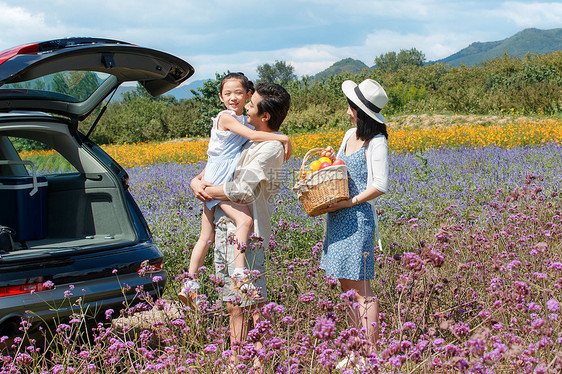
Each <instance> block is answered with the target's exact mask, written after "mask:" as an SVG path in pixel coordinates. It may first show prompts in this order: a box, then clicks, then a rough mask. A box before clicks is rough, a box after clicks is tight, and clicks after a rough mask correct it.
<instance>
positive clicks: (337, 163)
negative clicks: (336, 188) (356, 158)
mask: <svg viewBox="0 0 562 374" xmlns="http://www.w3.org/2000/svg"><path fill="white" fill-rule="evenodd" d="M332 165H345V162H343V160H342V159H341V158H336V159H335V160H334V162H333V163H332Z"/></svg>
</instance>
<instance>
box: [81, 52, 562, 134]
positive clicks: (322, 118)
mask: <svg viewBox="0 0 562 374" xmlns="http://www.w3.org/2000/svg"><path fill="white" fill-rule="evenodd" d="M366 78H371V79H375V80H377V81H379V82H380V83H381V84H382V85H383V87H385V90H386V91H387V94H388V97H389V102H388V104H387V105H386V106H385V108H384V110H383V112H384V114H385V115H399V114H404V113H413V112H426V113H427V112H430V113H436V112H437V113H440V112H448V113H451V112H452V113H458V114H490V113H494V114H502V113H506V112H508V113H511V112H513V111H516V112H519V113H525V114H548V115H553V114H557V113H559V112H560V111H561V110H562V51H558V52H554V53H550V54H546V55H527V56H525V57H524V58H518V57H510V56H508V55H504V56H503V57H498V58H495V59H492V60H488V61H486V62H484V63H482V64H480V65H477V66H471V67H469V66H464V65H461V66H460V67H451V66H448V65H445V64H443V63H432V64H427V65H425V66H404V67H402V68H401V69H399V70H397V71H395V72H384V71H381V70H379V69H376V68H375V69H365V70H364V71H363V72H362V73H360V74H352V73H346V72H344V73H340V74H337V75H334V76H330V77H328V78H324V79H321V80H314V79H312V78H311V77H302V78H300V79H296V80H293V81H291V82H289V83H288V84H287V85H286V88H287V90H288V91H289V92H290V94H291V97H292V104H291V110H290V112H289V115H288V117H287V119H286V120H285V123H284V125H283V127H282V131H284V132H286V133H289V134H294V133H302V132H308V131H310V130H313V129H317V128H320V127H325V128H331V127H333V126H337V125H338V124H341V123H342V122H344V121H345V120H346V114H345V109H346V101H345V98H344V96H343V95H342V93H341V88H340V87H341V83H342V82H343V81H344V80H346V79H351V80H354V81H355V82H360V81H362V80H364V79H366ZM219 79H220V76H219V75H218V74H217V76H216V79H215V81H212V80H209V81H207V82H206V83H205V87H203V88H201V89H199V90H198V91H197V92H195V94H196V96H195V97H193V98H191V99H187V100H181V101H178V100H176V99H175V98H173V97H170V96H164V97H163V98H158V99H154V98H151V97H149V96H148V95H145V94H142V93H139V92H140V90H137V92H136V93H135V94H132V95H128V96H127V97H126V98H125V100H122V101H121V102H114V103H111V104H110V105H109V106H108V110H107V112H106V113H105V114H104V117H103V119H102V123H100V125H99V126H98V128H97V129H96V131H95V132H94V133H93V135H92V138H93V139H94V140H95V141H96V142H98V143H105V144H107V143H115V142H143V141H150V140H165V139H172V138H181V137H206V136H208V134H209V130H210V124H211V121H210V117H211V116H212V115H214V114H216V113H217V112H218V111H219V110H220V109H221V107H220V106H221V103H220V101H218V100H217V99H216V96H217V94H218V88H217V82H218V81H219ZM91 117H94V118H95V116H91ZM83 126H84V129H85V130H87V128H88V126H89V123H85V124H83Z"/></svg>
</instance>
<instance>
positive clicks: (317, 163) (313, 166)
mask: <svg viewBox="0 0 562 374" xmlns="http://www.w3.org/2000/svg"><path fill="white" fill-rule="evenodd" d="M320 164H322V163H321V162H320V160H316V161H312V162H311V163H310V170H312V171H316V170H318V169H320Z"/></svg>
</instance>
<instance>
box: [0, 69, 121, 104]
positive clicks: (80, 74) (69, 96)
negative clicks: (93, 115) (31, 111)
mask: <svg viewBox="0 0 562 374" xmlns="http://www.w3.org/2000/svg"><path fill="white" fill-rule="evenodd" d="M109 77H111V75H110V74H107V73H101V72H92V71H62V72H58V73H55V74H49V75H45V76H42V77H39V78H36V79H32V80H29V81H25V82H18V83H10V84H5V85H3V86H2V87H0V95H2V99H7V98H9V97H11V96H21V95H26V96H27V97H33V98H37V99H39V100H40V99H49V100H53V99H56V100H61V101H68V102H74V103H76V102H82V101H84V100H86V99H87V98H88V97H90V96H91V95H92V93H94V91H95V90H96V89H97V88H98V87H99V86H100V85H101V84H102V83H103V82H104V81H105V80H107V79H108V78H109Z"/></svg>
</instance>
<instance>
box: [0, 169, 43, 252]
mask: <svg viewBox="0 0 562 374" xmlns="http://www.w3.org/2000/svg"><path fill="white" fill-rule="evenodd" d="M0 224H2V225H4V226H8V227H11V228H12V229H14V230H15V231H16V234H15V236H14V241H19V242H22V241H26V240H37V239H43V238H45V237H46V236H47V179H46V178H45V177H37V178H36V181H34V178H33V177H0Z"/></svg>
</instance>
